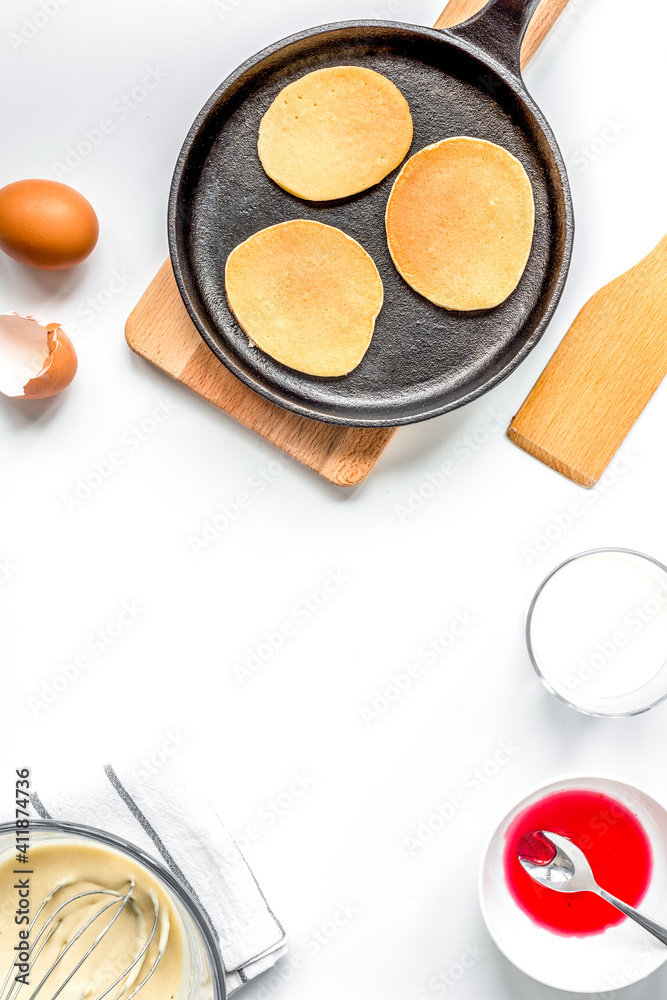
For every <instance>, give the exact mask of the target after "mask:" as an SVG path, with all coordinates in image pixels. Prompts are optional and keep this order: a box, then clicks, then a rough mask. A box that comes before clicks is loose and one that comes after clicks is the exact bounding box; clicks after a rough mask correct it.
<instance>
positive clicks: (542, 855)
mask: <svg viewBox="0 0 667 1000" xmlns="http://www.w3.org/2000/svg"><path fill="white" fill-rule="evenodd" d="M516 853H517V857H518V858H519V859H520V860H521V861H532V863H533V864H534V865H548V864H551V862H552V861H553V859H554V858H555V857H556V854H557V853H558V852H557V851H556V845H555V844H553V843H552V842H551V841H550V840H549V838H548V837H545V836H544V833H542V832H541V831H539V830H535V831H534V832H532V833H524V835H523V837H522V838H521V840H520V841H519V843H518V844H517V845H516Z"/></svg>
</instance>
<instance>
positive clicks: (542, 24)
mask: <svg viewBox="0 0 667 1000" xmlns="http://www.w3.org/2000/svg"><path fill="white" fill-rule="evenodd" d="M485 4H486V0H449V3H448V4H447V6H446V7H445V9H444V10H443V12H442V14H441V15H440V17H439V18H438V20H437V21H436V22H435V27H436V28H452V27H453V26H454V25H455V24H460V23H461V21H466V20H467V19H468V18H469V17H472V16H473V14H476V13H477V12H478V11H480V10H481V9H482V7H484V6H485ZM567 4H568V0H542V3H541V4H540V5H539V7H538V8H537V10H536V11H535V14H534V15H533V19H532V21H531V22H530V24H529V26H528V30H527V32H526V34H525V37H524V40H523V45H522V46H521V67H522V69H523V67H524V66H526V65H527V64H528V63H529V62H530V60H531V59H532V58H533V56H534V55H535V53H536V52H537V50H538V49H539V47H540V45H541V44H542V42H543V41H544V39H545V38H546V36H547V34H548V33H549V31H550V30H551V29H552V28H553V26H554V24H555V23H556V21H557V20H558V18H559V17H560V15H561V14H562V13H563V11H564V10H565V8H566V7H567Z"/></svg>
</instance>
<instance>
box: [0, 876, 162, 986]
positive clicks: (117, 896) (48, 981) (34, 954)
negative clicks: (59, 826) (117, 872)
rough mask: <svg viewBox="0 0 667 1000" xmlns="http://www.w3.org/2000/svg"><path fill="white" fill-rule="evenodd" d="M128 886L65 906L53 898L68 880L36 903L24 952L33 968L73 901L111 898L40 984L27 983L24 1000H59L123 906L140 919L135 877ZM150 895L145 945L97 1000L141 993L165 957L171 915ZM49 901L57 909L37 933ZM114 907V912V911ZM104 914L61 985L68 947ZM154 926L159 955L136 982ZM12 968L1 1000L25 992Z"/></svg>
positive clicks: (66, 902) (81, 896) (91, 893)
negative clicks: (40, 999) (45, 999)
mask: <svg viewBox="0 0 667 1000" xmlns="http://www.w3.org/2000/svg"><path fill="white" fill-rule="evenodd" d="M128 884H129V888H128V890H127V892H125V893H122V892H118V891H116V890H115V889H89V890H87V891H85V892H79V893H76V895H74V896H70V897H68V898H67V899H65V900H64V901H63V902H59V901H58V900H56V897H57V896H58V893H61V892H62V891H63V890H64V889H66V888H67V887H68V886H69V885H72V883H71V882H63V883H61V884H60V885H58V886H56V888H55V889H54V890H53V891H52V892H51V893H49V895H48V896H47V897H46V899H44V901H43V902H42V903H41V904H40V906H39V909H38V910H37V913H36V914H35V916H34V918H33V920H32V922H31V924H30V927H29V932H28V940H29V941H30V947H29V950H28V964H29V966H30V968H31V969H32V968H34V966H35V963H36V961H37V960H38V958H39V956H40V955H41V953H42V951H43V949H44V948H45V946H46V944H47V943H48V941H49V940H50V938H51V937H52V936H53V934H54V933H55V932H56V931H57V929H58V927H60V925H61V923H62V920H63V918H64V915H65V912H66V909H67V907H69V906H71V905H72V903H75V902H77V901H78V900H81V899H84V898H85V897H88V896H111V897H112V898H111V900H110V901H108V902H107V901H105V902H103V903H102V905H101V906H100V908H99V909H98V910H97V911H96V912H95V913H94V914H93V915H92V916H91V917H90V918H89V919H88V920H86V922H85V923H84V924H83V926H82V927H80V928H79V929H78V930H77V932H76V934H74V935H73V937H72V938H71V940H69V941H68V942H67V944H66V945H65V946H64V947H62V948H61V950H60V952H59V954H58V955H57V956H56V958H55V959H54V960H53V962H52V963H51V965H50V966H49V967H48V969H47V970H46V972H44V974H43V975H42V977H41V979H40V981H39V982H38V983H36V984H32V983H31V985H30V986H29V987H27V988H28V989H31V990H32V992H31V993H30V996H29V998H28V1000H33V998H34V997H36V996H37V995H38V994H40V993H42V995H43V996H47V995H48V996H49V998H50V1000H56V997H58V996H59V995H60V994H61V993H62V991H63V990H64V989H65V987H66V986H67V984H68V983H69V982H70V980H71V979H72V978H73V976H75V975H76V973H77V972H78V971H79V969H80V968H81V967H82V966H84V965H85V963H86V962H87V961H88V959H89V958H90V956H91V955H92V954H93V952H94V951H95V949H96V948H97V947H98V945H99V943H100V941H102V939H103V938H104V937H105V935H106V934H108V933H109V931H110V930H111V928H112V927H113V925H114V924H115V923H116V921H117V920H118V918H119V917H120V915H121V913H122V912H123V911H124V909H125V907H127V906H130V907H132V909H133V910H134V911H135V913H137V914H138V915H139V916H141V911H140V910H139V907H138V906H137V904H136V902H135V900H134V899H133V895H132V894H133V892H134V888H135V881H134V879H130V880H129V882H128ZM148 895H149V898H150V900H151V903H152V904H153V926H152V928H151V930H150V933H149V934H148V937H147V939H146V941H145V942H144V943H143V944H140V947H139V950H138V952H137V954H136V955H135V956H134V958H133V959H132V961H131V962H130V964H129V965H128V966H127V967H126V968H125V969H124V970H123V972H121V974H120V975H119V976H118V977H117V978H116V979H115V980H114V982H113V983H112V984H111V986H108V987H107V988H106V989H105V990H104V992H103V993H100V994H99V996H98V997H97V1000H103V998H105V997H108V996H109V994H111V993H112V992H113V991H114V990H116V989H117V988H118V989H117V992H116V993H114V995H113V996H112V997H111V1000H121V998H122V1000H131V998H132V997H134V996H136V994H137V993H138V992H139V990H141V989H142V988H143V987H144V986H145V985H146V983H147V982H148V980H149V979H150V978H151V976H152V975H153V973H154V972H155V970H156V969H157V967H158V965H159V963H160V961H161V959H162V956H163V955H164V952H165V948H166V946H167V940H168V937H169V917H168V915H167V913H165V912H163V911H161V910H160V905H159V903H158V900H157V898H156V896H155V894H154V893H153V892H152V891H151V890H149V891H148ZM52 900H54V901H56V902H57V903H58V905H57V906H56V908H55V909H54V910H53V912H52V913H51V914H50V915H49V916H48V917H46V919H45V920H44V922H43V925H42V926H41V927H39V929H38V922H39V919H40V916H41V914H42V912H43V910H44V908H45V907H46V906H48V904H49V903H50V902H51V901H52ZM114 908H115V912H113V911H114ZM107 910H109V911H112V914H111V919H110V920H109V921H108V923H107V924H106V926H105V927H104V928H103V929H102V930H101V931H100V932H99V934H98V935H97V937H96V938H95V940H94V941H93V943H92V944H91V946H90V947H89V948H88V950H87V951H86V953H85V955H83V957H82V958H80V959H79V960H78V962H77V963H76V965H75V966H74V968H73V969H72V970H71V972H69V973H68V974H67V975H66V977H65V978H64V979H63V980H62V982H61V981H60V980H59V978H58V977H59V973H60V971H61V970H62V969H63V965H62V964H61V963H62V962H63V959H64V958H65V956H66V955H67V954H68V952H69V951H70V949H71V948H72V947H73V946H74V945H75V944H76V943H77V941H78V940H79V939H80V938H81V937H82V936H83V935H84V934H85V933H86V931H87V930H88V928H89V927H90V926H91V925H92V924H93V923H94V922H95V921H96V920H97V919H99V917H101V916H102V914H103V913H106V912H107ZM158 926H159V927H160V930H159V937H158V939H157V944H158V953H157V956H156V958H155V960H154V961H153V963H152V965H151V967H150V969H149V970H148V972H147V973H146V974H145V975H144V976H143V978H142V979H141V981H140V982H139V983H137V979H138V978H139V976H140V974H141V972H142V965H143V961H142V960H143V958H144V956H145V955H146V953H147V951H148V949H149V948H150V946H151V944H152V942H153V940H154V939H155V936H156V934H158ZM15 968H16V967H15V965H14V964H13V963H12V964H11V965H10V967H9V971H8V972H7V975H6V977H5V980H4V982H3V984H2V987H0V1000H18V997H19V995H20V993H21V991H22V990H25V989H26V986H25V984H24V983H22V982H17V980H16V976H15ZM84 972H85V969H84ZM135 984H136V985H135ZM94 987H95V983H94V981H93V980H91V981H90V982H89V983H88V985H87V986H86V987H85V989H84V990H83V992H82V993H81V995H80V996H79V998H78V1000H84V997H86V996H88V995H89V994H90V993H91V991H92V990H93V989H94Z"/></svg>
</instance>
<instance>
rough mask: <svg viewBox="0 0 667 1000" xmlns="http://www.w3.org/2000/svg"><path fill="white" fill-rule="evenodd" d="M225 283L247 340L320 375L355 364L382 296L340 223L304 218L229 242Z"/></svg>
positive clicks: (371, 267)
mask: <svg viewBox="0 0 667 1000" xmlns="http://www.w3.org/2000/svg"><path fill="white" fill-rule="evenodd" d="M225 289H226V291H227V300H228V302H229V306H230V308H231V310H232V312H233V313H234V316H235V317H236V319H237V320H238V323H239V325H240V327H241V329H242V330H243V331H244V333H245V334H246V336H247V337H248V339H249V340H250V342H251V344H254V345H256V346H257V347H259V348H260V349H261V350H262V351H265V353H266V354H270V355H271V357H272V358H275V360H276V361H280V363H281V364H283V365H287V366H288V367H289V368H295V369H296V370H297V371H300V372H305V373H306V374H307V375H319V376H321V377H323V378H326V377H332V376H335V375H347V374H348V372H351V371H352V369H353V368H356V367H357V365H358V364H359V362H360V361H361V359H362V358H363V356H364V354H365V353H366V350H367V348H368V345H369V344H370V342H371V337H372V336H373V329H374V327H375V319H376V317H377V315H378V313H379V312H380V309H381V308H382V300H383V289H382V281H381V279H380V275H379V274H378V270H377V268H376V266H375V264H374V263H373V261H372V259H371V258H370V257H369V256H368V254H367V253H366V251H365V250H364V248H363V247H362V246H360V245H359V244H358V243H357V241H356V240H353V239H352V238H351V237H350V236H346V235H345V233H342V232H341V231H340V229H334V228H333V227H332V226H325V225H323V224H322V223H321V222H311V221H309V220H306V219H296V220H294V221H292V222H281V223H280V224H279V225H277V226H270V227H269V228H268V229H262V230H261V232H259V233H255V235H254V236H251V237H250V239H248V240H246V241H245V243H241V244H240V245H239V246H237V247H236V248H235V249H234V250H232V252H231V253H230V255H229V257H228V258H227V266H226V268H225Z"/></svg>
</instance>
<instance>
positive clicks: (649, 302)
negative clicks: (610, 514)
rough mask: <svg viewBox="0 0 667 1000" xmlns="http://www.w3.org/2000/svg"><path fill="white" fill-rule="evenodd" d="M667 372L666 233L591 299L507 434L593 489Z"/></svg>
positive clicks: (567, 474) (525, 448)
mask: <svg viewBox="0 0 667 1000" xmlns="http://www.w3.org/2000/svg"><path fill="white" fill-rule="evenodd" d="M666 374H667V236H665V237H664V239H662V240H661V242H660V243H659V244H658V246H657V247H656V248H655V249H654V250H652V251H651V253H650V254H649V255H648V257H645V258H644V260H642V261H640V263H639V264H637V265H635V267H633V268H631V269H630V270H629V271H626V273H625V274H623V275H621V277H620V278H616V279H615V281H612V282H610V284H608V285H605V287H604V288H602V289H600V291H599V292H596V293H595V295H594V296H593V297H592V298H591V299H589V301H588V302H587V303H586V305H585V306H584V308H583V309H582V310H581V312H580V313H579V315H578V316H577V318H576V319H575V321H574V323H573V324H572V326H571V327H570V329H569V330H568V332H567V333H566V335H565V337H564V339H563V341H562V343H561V344H560V346H559V347H558V349H557V350H556V353H555V354H554V356H553V357H552V359H551V361H550V362H549V364H548V365H547V367H546V368H545V369H544V371H543V372H542V375H541V376H540V378H539V379H538V381H537V383H536V384H535V387H534V389H533V390H532V392H531V393H530V395H529V396H528V399H527V400H526V402H525V403H524V404H523V406H522V407H521V409H520V410H519V412H518V413H517V415H516V417H514V419H513V420H512V423H511V424H510V428H509V431H508V435H509V437H510V439H511V440H512V441H513V442H514V443H515V444H517V445H518V446H519V447H520V448H523V449H524V451H527V452H529V453H530V454H531V455H534V456H535V458H539V460H540V461H541V462H544V463H545V464H546V465H549V466H550V467H551V468H552V469H555V470H556V471H557V472H560V473H562V475H564V476H567V478H568V479H571V480H572V481H573V482H575V483H578V484H579V485H580V486H586V487H589V488H590V487H591V486H594V485H595V483H596V482H597V481H598V479H599V478H600V476H601V475H602V473H603V472H604V470H605V469H606V467H607V465H608V464H609V462H610V461H611V459H612V458H613V456H614V454H615V453H616V451H617V449H618V448H619V446H620V444H621V442H622V441H623V439H624V438H625V436H626V434H627V433H628V431H629V430H630V428H631V427H632V425H633V424H634V422H635V420H636V419H637V417H638V416H639V414H640V413H641V412H642V410H643V409H644V407H645V406H646V404H647V403H648V401H649V399H650V398H651V396H652V395H653V393H654V392H655V390H656V389H657V388H658V386H659V385H660V383H661V381H662V379H663V378H664V376H665V375H666Z"/></svg>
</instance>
